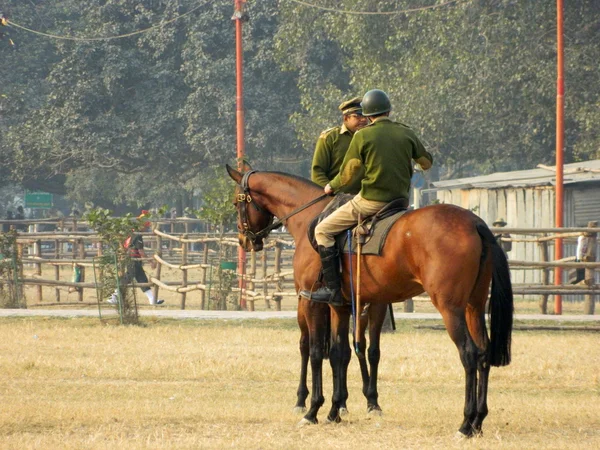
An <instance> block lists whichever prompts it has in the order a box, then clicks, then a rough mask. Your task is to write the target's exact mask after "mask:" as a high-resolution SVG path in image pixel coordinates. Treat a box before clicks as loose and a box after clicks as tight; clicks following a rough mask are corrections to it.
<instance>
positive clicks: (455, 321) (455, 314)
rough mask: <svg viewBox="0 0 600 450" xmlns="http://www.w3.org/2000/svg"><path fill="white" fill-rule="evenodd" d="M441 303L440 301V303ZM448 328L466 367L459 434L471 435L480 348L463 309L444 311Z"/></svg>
mask: <svg viewBox="0 0 600 450" xmlns="http://www.w3.org/2000/svg"><path fill="white" fill-rule="evenodd" d="M438 304H439V303H438ZM442 317H443V318H444V323H445V325H446V330H448V334H449V335H450V338H451V339H452V341H454V344H455V345H456V347H457V349H458V353H459V355H460V360H461V362H462V364H463V367H464V369H465V406H464V420H463V423H462V424H461V426H460V428H459V430H458V435H459V436H466V437H471V436H473V434H474V433H475V431H476V430H475V429H474V425H475V424H476V418H477V366H478V361H479V350H478V349H477V346H476V345H475V342H474V341H473V339H472V338H471V335H470V334H469V331H468V329H467V322H466V318H465V315H464V312H463V311H460V310H458V311H457V310H453V311H452V312H450V311H442Z"/></svg>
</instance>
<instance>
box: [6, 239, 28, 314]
mask: <svg viewBox="0 0 600 450" xmlns="http://www.w3.org/2000/svg"><path fill="white" fill-rule="evenodd" d="M20 265H21V261H20V256H19V253H18V251H17V232H16V231H14V230H11V231H9V232H7V233H0V306H1V307H2V308H26V307H27V304H26V301H25V296H24V294H23V287H22V285H20V284H19V267H20Z"/></svg>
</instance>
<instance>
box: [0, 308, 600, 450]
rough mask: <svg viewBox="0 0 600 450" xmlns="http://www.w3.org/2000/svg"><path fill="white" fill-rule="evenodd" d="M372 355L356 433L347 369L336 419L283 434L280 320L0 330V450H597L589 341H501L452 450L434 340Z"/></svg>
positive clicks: (287, 327)
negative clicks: (469, 428) (371, 414)
mask: <svg viewBox="0 0 600 450" xmlns="http://www.w3.org/2000/svg"><path fill="white" fill-rule="evenodd" d="M398 325H399V330H398V331H396V332H395V333H393V334H386V335H384V336H383V341H382V363H381V368H380V385H379V387H380V389H379V391H380V404H381V406H382V408H383V411H384V415H383V417H381V418H379V419H367V417H366V402H365V400H364V398H363V396H362V394H361V389H360V387H361V384H360V377H359V373H358V364H357V361H356V358H355V357H353V359H352V362H351V365H350V379H349V390H350V398H349V402H348V406H349V410H350V415H349V416H348V417H347V418H346V419H345V420H344V422H343V423H341V424H338V425H333V424H326V423H324V419H325V415H326V411H327V409H328V407H329V402H330V397H331V383H330V370H329V367H328V362H326V367H325V377H326V381H327V382H326V384H325V391H326V398H327V400H326V404H325V405H324V407H323V408H322V410H321V413H320V415H319V418H320V419H321V423H320V424H318V425H315V426H309V427H301V428H299V427H298V426H297V423H298V421H299V419H300V417H298V416H295V415H294V414H293V413H292V408H293V405H294V403H295V392H296V388H297V382H298V369H299V358H298V349H297V348H298V344H297V341H298V337H299V334H298V331H297V327H296V324H295V322H294V321H293V320H267V321H173V320H147V321H146V322H145V323H144V326H130V327H123V326H116V325H114V324H113V323H101V322H100V321H98V320H94V319H82V318H77V319H44V318H33V319H24V318H19V319H16V318H4V319H1V320H0V357H1V358H0V365H1V370H0V373H1V375H2V376H1V377H0V395H1V397H0V398H1V405H2V407H1V408H0V448H7V449H29V448H36V449H58V448H60V449H81V448H94V449H96V448H100V449H102V448H119V449H121V448H127V449H145V448H169V449H170V448H173V449H198V448H207V449H217V448H219V449H220V448H248V449H279V448H288V449H301V448H302V449H305V448H318V449H327V448H349V449H363V448H369V449H370V448H386V449H387V448H398V449H413V448H414V449H421V448H467V449H496V448H498V449H538V448H544V449H562V448H565V449H566V448H569V449H571V448H572V449H597V448H600V334H598V333H589V332H588V333H586V332H581V331H563V332H541V331H515V333H514V335H513V338H514V344H513V363H512V364H511V365H510V366H508V367H505V368H493V369H492V372H491V381H490V394H489V406H490V414H489V416H488V418H487V420H486V422H485V423H484V435H483V436H482V437H480V438H475V439H472V440H468V441H455V440H454V439H453V436H454V433H455V432H456V430H457V428H458V426H459V425H460V422H461V416H462V407H463V395H464V393H463V386H464V379H463V370H462V367H461V365H460V363H459V360H458V355H457V352H456V349H455V348H454V346H453V344H452V343H451V342H450V339H449V338H448V336H447V334H446V332H445V331H437V330H431V329H421V328H415V325H417V322H405V321H403V322H401V323H399V324H398Z"/></svg>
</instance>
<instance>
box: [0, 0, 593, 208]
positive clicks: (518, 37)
mask: <svg viewBox="0 0 600 450" xmlns="http://www.w3.org/2000/svg"><path fill="white" fill-rule="evenodd" d="M307 4H310V5H312V6H308V5H307ZM419 8H428V9H419ZM246 9H247V12H248V14H249V21H247V22H244V25H243V30H244V44H243V45H244V87H245V96H244V106H245V119H246V152H247V155H248V158H249V159H250V160H251V161H252V162H253V163H254V165H255V166H257V167H259V168H269V169H279V170H283V171H287V172H293V173H296V174H299V175H304V176H307V175H308V169H309V166H310V160H311V157H312V151H313V149H314V144H315V141H316V138H317V137H318V135H319V133H320V131H321V130H323V129H325V128H329V127H331V126H333V125H335V124H337V123H339V122H340V117H339V111H338V110H337V105H338V104H339V103H340V102H341V101H342V100H344V99H346V98H349V97H350V96H354V95H360V94H362V93H364V92H366V91H367V90H369V89H371V88H379V89H383V90H385V91H387V92H388V93H389V95H390V97H391V99H392V103H393V106H394V111H393V118H394V119H395V120H400V121H402V122H405V123H407V124H409V125H410V126H412V127H413V128H414V129H415V130H416V131H417V132H418V134H419V135H420V136H421V137H422V138H423V140H424V142H425V143H426V144H427V146H428V148H429V149H430V150H431V151H432V153H433V154H434V158H435V162H436V166H437V167H438V168H440V173H439V176H441V177H443V178H450V177H456V176H466V175H472V174H484V173H488V172H491V171H498V170H514V169H527V168H532V167H535V166H536V165H537V164H539V163H546V164H553V161H554V159H555V144H554V139H555V137H554V135H555V127H556V124H555V112H554V111H555V102H556V90H555V86H556V10H555V3H554V2H517V1H514V0H466V1H457V2H450V3H448V2H444V1H433V0H419V1H415V0H378V1H376V2H374V1H371V0H337V1H334V2H332V1H331V0H310V1H308V2H296V1H293V0H262V1H256V0H249V1H248V2H247V3H246ZM0 11H2V12H3V13H4V14H5V15H6V16H7V17H8V20H9V25H10V24H11V22H13V23H14V24H15V25H21V26H24V27H27V28H29V29H32V30H38V31H41V32H43V33H45V34H46V35H41V34H35V33H32V32H29V31H25V30H23V29H21V28H18V27H16V26H8V27H2V29H1V31H2V32H3V33H5V34H7V36H4V39H1V40H0V58H1V60H2V61H3V63H2V64H0V155H1V157H2V158H1V159H2V164H1V165H0V185H3V184H8V183H22V184H24V185H30V186H33V187H36V186H37V187H40V188H43V189H44V190H49V191H53V192H67V193H68V194H69V196H70V198H72V199H74V200H77V201H79V202H81V203H83V202H85V201H92V202H94V203H96V204H100V205H104V206H109V205H111V204H118V203H138V204H148V203H154V204H157V205H158V204H163V203H168V202H171V201H173V198H175V197H177V196H180V195H182V193H187V195H188V196H189V193H191V192H193V191H198V190H199V191H202V190H203V189H206V188H207V187H206V177H211V176H214V175H212V174H214V173H215V172H214V168H215V167H217V166H222V165H223V163H224V162H230V161H232V160H233V159H234V158H235V154H236V149H235V145H236V139H235V122H236V112H235V104H236V97H235V40H234V39H235V35H234V21H232V20H231V16H232V14H233V1H232V0H213V1H208V0H94V1H89V2H81V1H78V0H56V1H53V2H47V1H43V0H29V1H27V2H23V1H21V0H0ZM401 11H407V12H401ZM378 12H379V13H385V14H375V13H378ZM388 13H390V14H388ZM179 16H183V17H180V18H179V19H177V20H173V19H176V18H177V17H179ZM167 22H168V23H167ZM141 30H146V31H144V32H139V31H141ZM136 32H139V33H137V34H133V35H131V36H128V37H122V38H116V37H117V36H120V35H127V34H131V33H136ZM48 35H56V36H61V37H69V38H72V39H58V38H56V37H50V36H48ZM100 37H106V39H95V38H100ZM8 38H10V39H12V40H13V41H14V43H15V45H14V46H13V45H10V42H9V41H8ZM90 38H94V39H95V40H90ZM599 41H600V4H599V3H598V2H597V1H595V0H581V1H578V2H565V46H566V54H565V73H566V77H565V78H566V93H565V101H566V104H565V112H566V124H565V137H566V145H565V161H566V162H572V161H576V160H586V159H595V158H600V132H599V131H598V129H599V126H598V125H599V124H600V71H599V70H598V62H597V61H599V60H600V47H599V46H598V45H597V43H598V42H599Z"/></svg>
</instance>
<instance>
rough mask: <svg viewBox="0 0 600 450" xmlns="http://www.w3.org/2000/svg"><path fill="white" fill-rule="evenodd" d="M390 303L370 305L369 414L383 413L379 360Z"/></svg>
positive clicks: (367, 396)
mask: <svg viewBox="0 0 600 450" xmlns="http://www.w3.org/2000/svg"><path fill="white" fill-rule="evenodd" d="M387 309H388V305H387V304H386V303H381V304H371V306H370V307H369V311H368V315H369V350H368V355H367V356H368V359H369V366H370V368H371V375H370V377H369V382H368V385H367V388H366V392H365V391H363V393H364V394H365V397H366V398H367V414H370V415H381V407H380V406H379V403H378V402H377V400H378V398H379V393H378V391H377V377H378V375H379V360H380V357H381V347H380V343H381V329H382V328H383V322H384V321H385V315H386V313H387Z"/></svg>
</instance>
